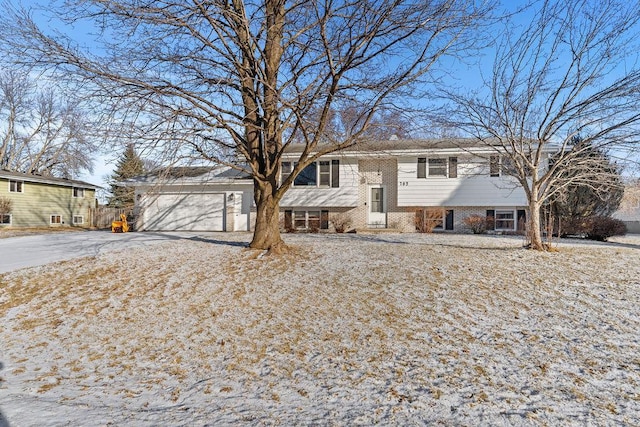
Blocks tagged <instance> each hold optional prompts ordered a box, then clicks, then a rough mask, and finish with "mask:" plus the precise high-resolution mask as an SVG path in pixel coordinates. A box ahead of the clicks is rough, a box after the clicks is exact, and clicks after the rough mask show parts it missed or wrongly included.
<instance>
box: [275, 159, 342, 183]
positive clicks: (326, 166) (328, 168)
mask: <svg viewBox="0 0 640 427" xmlns="http://www.w3.org/2000/svg"><path fill="white" fill-rule="evenodd" d="M296 164H297V163H293V162H282V170H281V176H280V178H281V181H280V182H284V181H285V180H286V179H287V178H288V177H289V175H291V173H292V172H293V168H294V167H295V165H296ZM293 185H294V187H333V188H337V187H340V161H339V160H320V161H318V162H313V163H311V164H309V165H308V166H307V167H305V168H304V169H303V170H302V172H300V173H299V174H298V176H297V177H296V178H295V179H294V180H293Z"/></svg>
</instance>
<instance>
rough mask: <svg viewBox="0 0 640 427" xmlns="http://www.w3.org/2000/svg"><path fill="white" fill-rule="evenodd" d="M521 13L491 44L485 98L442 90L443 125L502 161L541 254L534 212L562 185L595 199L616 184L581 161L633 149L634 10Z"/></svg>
mask: <svg viewBox="0 0 640 427" xmlns="http://www.w3.org/2000/svg"><path fill="white" fill-rule="evenodd" d="M523 13H525V14H526V16H525V15H523ZM523 13H520V14H516V15H515V16H514V17H515V18H516V21H512V22H510V23H507V25H506V28H507V30H506V32H505V34H504V36H503V37H502V38H501V39H500V40H499V41H498V43H497V47H496V54H495V59H494V63H493V71H492V73H491V75H490V76H489V78H487V79H485V86H486V87H485V89H486V90H485V91H480V92H478V93H474V94H471V95H469V94H460V93H456V92H455V91H446V93H445V94H446V96H447V97H448V99H449V100H450V101H452V105H453V107H452V109H451V110H450V111H447V114H446V117H443V118H441V121H442V122H443V123H445V124H447V125H449V126H455V127H457V128H459V129H461V130H462V131H463V132H465V133H467V134H471V135H473V136H475V137H476V138H477V139H478V140H479V141H480V142H482V143H485V144H486V146H487V147H488V148H490V150H494V151H495V154H497V155H502V156H505V158H506V159H507V163H508V164H509V169H510V172H511V174H512V175H513V177H514V179H515V182H517V184H519V185H520V186H522V188H524V191H525V193H526V196H527V200H528V203H529V210H530V215H529V219H528V223H529V227H528V228H529V233H530V240H531V246H532V248H534V249H538V250H544V249H545V247H546V246H545V245H544V243H543V241H542V234H541V229H540V222H541V221H540V208H541V206H542V205H543V204H544V203H545V202H547V201H548V200H549V199H550V198H552V197H553V196H554V194H556V193H558V192H562V191H566V189H567V188H568V187H569V186H575V185H582V186H588V187H591V188H592V189H593V190H594V191H597V190H598V188H599V185H598V183H599V182H600V181H610V180H611V179H615V177H612V176H610V175H611V174H612V173H615V172H612V169H606V168H602V167H601V164H599V159H598V158H597V157H594V156H589V155H586V154H588V152H589V151H591V150H594V149H595V150H598V151H600V152H602V153H606V154H608V155H609V156H611V157H612V158H615V156H616V154H618V155H619V154H621V153H625V152H626V151H628V150H633V149H637V147H638V134H639V133H638V132H639V130H640V129H639V127H638V125H639V124H640V110H639V109H638V105H639V102H638V101H640V91H639V88H640V70H639V69H638V64H637V63H636V62H635V58H636V55H637V52H638V49H637V47H638V45H637V41H638V40H637V39H638V37H637V35H638V30H639V28H638V21H639V14H640V9H638V8H637V5H636V4H635V3H628V2H624V1H617V0H602V1H597V2H595V1H587V0H568V1H563V2H557V1H551V0H544V1H537V2H535V3H533V6H532V8H531V9H527V10H525V12H523ZM514 22H518V23H520V24H521V23H522V22H527V24H526V26H525V27H524V28H523V29H520V28H519V27H517V26H516V24H515V23H514ZM577 136H580V138H576V137H577ZM551 151H553V152H554V153H553V161H552V162H549V161H548V158H549V153H550V152H551Z"/></svg>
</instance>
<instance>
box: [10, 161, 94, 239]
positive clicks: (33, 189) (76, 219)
mask: <svg viewBox="0 0 640 427" xmlns="http://www.w3.org/2000/svg"><path fill="white" fill-rule="evenodd" d="M98 188H100V187H98V186H95V185H93V184H89V183H86V182H83V181H76V180H69V179H62V178H53V177H45V176H40V175H31V174H25V173H19V172H9V171H0V198H2V199H3V200H9V201H10V202H9V203H10V206H11V210H10V211H9V212H0V227H62V226H75V227H90V226H91V224H92V220H93V218H92V215H93V214H94V212H95V207H96V190H97V189H98Z"/></svg>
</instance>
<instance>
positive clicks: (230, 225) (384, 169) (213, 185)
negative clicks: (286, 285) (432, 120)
mask: <svg viewBox="0 0 640 427" xmlns="http://www.w3.org/2000/svg"><path fill="white" fill-rule="evenodd" d="M302 149H303V146H302V145H300V146H296V145H292V146H290V147H289V148H288V149H287V151H286V152H285V155H284V156H283V159H282V175H283V176H286V174H288V173H291V171H292V169H293V167H294V163H295V161H296V159H297V158H298V156H299V154H300V152H301V151H302ZM508 167H509V164H508V162H507V161H505V158H504V157H503V156H500V155H499V153H498V152H497V151H496V150H494V149H493V148H492V147H487V146H486V145H481V144H477V143H475V142H473V141H470V140H451V139H449V140H447V139H443V140H389V141H377V142H372V143H368V144H361V145H358V146H355V147H353V148H350V149H347V150H343V151H341V152H338V153H333V154H329V155H326V156H323V157H321V158H320V159H318V160H317V161H315V162H314V163H312V164H311V165H309V166H308V167H307V168H305V169H304V171H303V172H302V173H300V174H299V175H298V176H297V177H296V179H295V181H294V183H293V185H292V187H291V188H290V189H289V190H288V191H287V193H286V194H285V196H284V198H283V199H282V201H281V203H280V207H281V219H282V225H283V228H285V229H296V230H316V229H318V230H321V229H328V230H333V229H336V228H338V226H341V225H343V224H345V223H347V224H348V225H349V228H352V229H357V230H358V229H359V230H363V229H395V230H398V231H403V232H410V231H415V217H416V211H419V210H426V209H429V210H439V211H440V212H441V213H442V219H441V224H439V228H441V229H443V230H452V231H465V230H466V227H465V226H464V224H463V219H464V218H466V217H468V216H470V215H481V216H486V217H488V218H490V225H489V227H490V228H493V229H494V230H496V231H497V232H515V231H517V230H518V229H519V228H521V227H522V226H523V224H524V222H525V219H526V215H527V214H526V212H527V200H526V196H525V193H524V191H523V189H522V187H521V186H520V185H519V184H518V183H517V182H516V181H515V179H514V178H513V177H511V176H508V175H507V174H506V171H507V170H508ZM130 185H133V186H134V187H135V188H136V208H137V214H138V220H137V227H138V230H163V231H169V230H171V231H180V230H192V231H241V230H251V229H252V224H253V223H254V221H255V218H254V217H253V212H254V211H255V206H254V205H253V184H252V181H251V179H250V177H249V176H247V175H246V174H242V173H240V172H238V171H235V170H233V169H230V168H228V167H216V168H174V169H171V170H169V171H168V172H167V173H166V174H165V175H164V176H163V175H162V174H159V175H150V176H145V177H139V178H137V179H134V180H132V181H130Z"/></svg>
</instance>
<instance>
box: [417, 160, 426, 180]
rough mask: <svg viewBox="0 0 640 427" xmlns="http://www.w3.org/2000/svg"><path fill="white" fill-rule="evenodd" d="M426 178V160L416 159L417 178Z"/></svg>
mask: <svg viewBox="0 0 640 427" xmlns="http://www.w3.org/2000/svg"><path fill="white" fill-rule="evenodd" d="M426 177H427V158H426V157H418V178H426Z"/></svg>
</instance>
